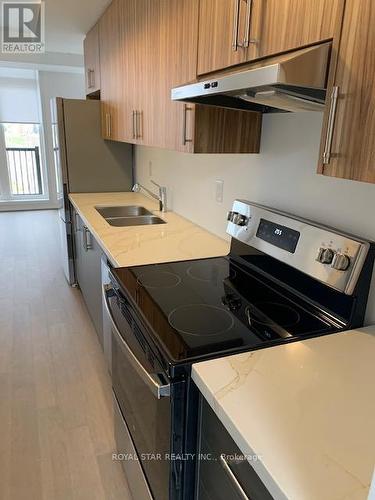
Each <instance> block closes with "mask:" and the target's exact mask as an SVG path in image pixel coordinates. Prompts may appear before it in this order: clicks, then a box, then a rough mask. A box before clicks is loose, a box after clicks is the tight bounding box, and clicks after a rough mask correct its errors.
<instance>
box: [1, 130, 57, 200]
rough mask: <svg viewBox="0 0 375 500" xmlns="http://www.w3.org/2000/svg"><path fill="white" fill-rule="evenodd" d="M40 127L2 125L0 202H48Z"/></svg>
mask: <svg viewBox="0 0 375 500" xmlns="http://www.w3.org/2000/svg"><path fill="white" fill-rule="evenodd" d="M40 142H41V140H40V125H39V124H30V123H27V124H25V123H3V124H1V125H0V200H1V201H12V202H20V203H22V202H25V201H27V202H29V203H30V202H33V201H40V200H46V199H48V190H47V182H46V173H45V169H44V168H43V164H42V161H41V158H42V156H41V154H40Z"/></svg>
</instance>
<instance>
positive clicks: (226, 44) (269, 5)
mask: <svg viewBox="0 0 375 500" xmlns="http://www.w3.org/2000/svg"><path fill="white" fill-rule="evenodd" d="M343 6H344V0H200V17H199V47H198V74H199V75H201V74H204V73H209V72H212V71H217V70H220V69H223V68H226V67H229V66H233V65H235V64H239V63H243V62H247V61H251V60H253V59H258V58H261V57H266V56H269V55H272V54H277V53H280V52H285V51H288V50H293V49H297V48H300V47H303V46H306V45H311V44H313V43H316V42H319V41H323V40H328V39H331V38H333V37H334V35H335V34H337V33H338V29H339V27H340V23H341V19H342V13H343Z"/></svg>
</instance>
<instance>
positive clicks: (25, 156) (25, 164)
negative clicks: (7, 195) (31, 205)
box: [6, 147, 43, 195]
mask: <svg viewBox="0 0 375 500" xmlns="http://www.w3.org/2000/svg"><path fill="white" fill-rule="evenodd" d="M6 151H7V160H8V171H9V181H10V191H11V193H12V194H13V195H33V194H34V195H39V194H43V184H42V174H41V169H40V155H39V148H38V147H35V148H6Z"/></svg>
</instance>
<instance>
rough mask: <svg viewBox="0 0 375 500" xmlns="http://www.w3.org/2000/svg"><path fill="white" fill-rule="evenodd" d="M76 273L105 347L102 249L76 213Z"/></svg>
mask: <svg viewBox="0 0 375 500" xmlns="http://www.w3.org/2000/svg"><path fill="white" fill-rule="evenodd" d="M74 247H75V248H74V251H75V271H76V278H77V282H78V285H79V287H80V289H81V292H82V295H83V298H84V301H85V303H86V306H87V309H88V311H89V314H90V316H91V319H92V322H93V323H94V326H95V329H96V332H97V334H98V337H99V340H100V343H101V345H102V346H103V312H102V295H101V256H102V253H103V251H102V249H101V248H100V246H99V244H98V243H97V241H96V240H95V238H94V237H93V235H92V234H91V233H90V231H89V230H88V228H87V227H86V226H85V225H84V223H83V221H82V219H81V218H80V216H79V215H78V214H77V212H74Z"/></svg>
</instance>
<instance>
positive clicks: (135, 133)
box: [133, 110, 137, 139]
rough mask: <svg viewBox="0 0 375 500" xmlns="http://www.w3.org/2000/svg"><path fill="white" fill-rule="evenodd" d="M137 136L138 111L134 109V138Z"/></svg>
mask: <svg viewBox="0 0 375 500" xmlns="http://www.w3.org/2000/svg"><path fill="white" fill-rule="evenodd" d="M136 138H137V123H136V111H134V110H133V139H136Z"/></svg>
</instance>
